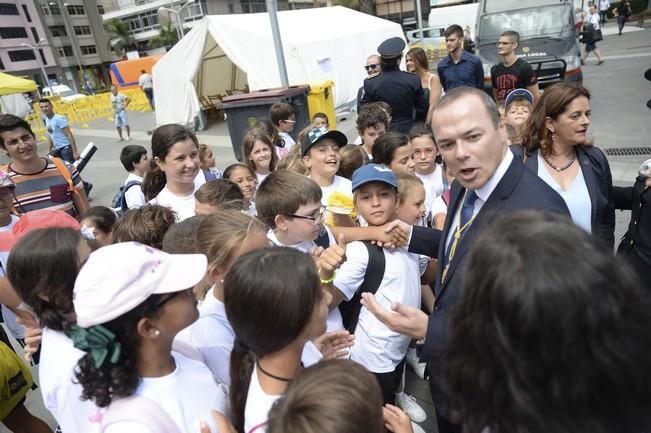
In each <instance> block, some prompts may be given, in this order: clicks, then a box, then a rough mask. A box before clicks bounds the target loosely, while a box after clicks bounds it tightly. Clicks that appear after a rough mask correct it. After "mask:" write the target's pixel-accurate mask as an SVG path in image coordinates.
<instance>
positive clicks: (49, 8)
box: [41, 2, 61, 15]
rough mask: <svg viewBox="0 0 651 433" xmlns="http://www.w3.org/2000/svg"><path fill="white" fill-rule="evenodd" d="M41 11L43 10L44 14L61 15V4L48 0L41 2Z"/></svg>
mask: <svg viewBox="0 0 651 433" xmlns="http://www.w3.org/2000/svg"><path fill="white" fill-rule="evenodd" d="M41 11H42V12H43V15H61V9H59V6H58V5H56V4H50V3H48V2H42V3H41Z"/></svg>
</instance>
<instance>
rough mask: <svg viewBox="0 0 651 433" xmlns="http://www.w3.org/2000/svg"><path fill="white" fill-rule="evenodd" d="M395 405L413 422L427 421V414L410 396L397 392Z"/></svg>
mask: <svg viewBox="0 0 651 433" xmlns="http://www.w3.org/2000/svg"><path fill="white" fill-rule="evenodd" d="M396 404H397V405H398V406H400V408H401V409H402V410H404V411H405V413H406V414H407V416H409V418H411V420H412V421H414V422H423V421H425V420H426V419H427V414H426V413H425V411H424V410H423V408H422V407H420V405H419V404H418V403H416V399H415V398H414V397H412V396H411V395H409V394H407V393H404V392H399V393H397V394H396Z"/></svg>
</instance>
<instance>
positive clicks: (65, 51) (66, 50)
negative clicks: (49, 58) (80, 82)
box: [57, 45, 72, 57]
mask: <svg viewBox="0 0 651 433" xmlns="http://www.w3.org/2000/svg"><path fill="white" fill-rule="evenodd" d="M57 53H58V54H59V57H72V47H71V46H70V45H66V46H63V47H57Z"/></svg>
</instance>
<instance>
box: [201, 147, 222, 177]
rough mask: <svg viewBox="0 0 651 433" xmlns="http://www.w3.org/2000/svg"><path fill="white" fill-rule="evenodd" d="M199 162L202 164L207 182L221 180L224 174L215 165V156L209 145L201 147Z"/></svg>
mask: <svg viewBox="0 0 651 433" xmlns="http://www.w3.org/2000/svg"><path fill="white" fill-rule="evenodd" d="M199 161H200V163H201V171H203V175H204V176H205V177H206V181H209V180H215V179H221V177H222V175H223V173H222V171H221V170H220V169H218V168H217V166H216V163H215V156H214V155H213V153H212V149H211V148H210V147H208V145H207V144H203V143H201V144H200V145H199Z"/></svg>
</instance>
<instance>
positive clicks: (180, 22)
mask: <svg viewBox="0 0 651 433" xmlns="http://www.w3.org/2000/svg"><path fill="white" fill-rule="evenodd" d="M194 1H195V0H188V1H187V2H185V3H184V4H183V5H182V6H181V7H180V8H178V9H173V8H166V7H164V6H161V7H159V8H158V12H159V13H160V12H169V13H171V14H174V15H176V34H177V36H178V37H179V40H181V39H183V36H185V32H184V31H183V18H182V17H181V12H183V9H185V8H186V7H188V6H190V5H191V4H193V3H194Z"/></svg>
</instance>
